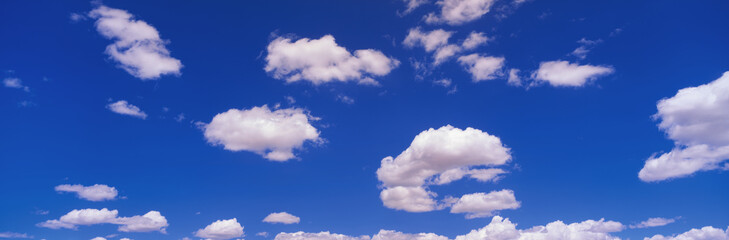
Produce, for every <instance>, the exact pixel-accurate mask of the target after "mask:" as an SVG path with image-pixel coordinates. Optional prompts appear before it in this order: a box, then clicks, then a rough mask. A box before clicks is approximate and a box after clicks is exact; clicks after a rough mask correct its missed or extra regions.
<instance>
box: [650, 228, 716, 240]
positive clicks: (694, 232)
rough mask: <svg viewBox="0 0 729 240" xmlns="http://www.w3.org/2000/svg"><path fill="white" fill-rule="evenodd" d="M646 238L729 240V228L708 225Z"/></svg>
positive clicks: (662, 239)
mask: <svg viewBox="0 0 729 240" xmlns="http://www.w3.org/2000/svg"><path fill="white" fill-rule="evenodd" d="M644 240H729V228H727V229H726V230H722V229H719V228H715V227H710V226H706V227H703V228H701V229H696V228H693V229H691V230H689V231H688V232H685V233H681V234H678V235H674V236H663V235H660V234H659V235H655V236H653V237H650V238H644Z"/></svg>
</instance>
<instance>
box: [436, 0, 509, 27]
mask: <svg viewBox="0 0 729 240" xmlns="http://www.w3.org/2000/svg"><path fill="white" fill-rule="evenodd" d="M494 2H495V0H441V1H438V2H437V4H438V5H440V7H441V9H440V13H439V14H436V13H430V14H428V15H427V16H426V17H425V22H427V23H446V24H448V25H461V24H464V23H467V22H471V21H474V20H476V19H479V18H481V16H483V15H484V14H486V13H488V12H489V11H490V10H491V6H492V5H493V4H494Z"/></svg>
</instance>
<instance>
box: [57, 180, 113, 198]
mask: <svg viewBox="0 0 729 240" xmlns="http://www.w3.org/2000/svg"><path fill="white" fill-rule="evenodd" d="M55 189H56V191H57V192H73V193H76V195H78V197H79V198H81V199H86V200H89V201H93V202H99V201H104V200H112V199H114V198H116V195H117V194H119V192H118V191H117V190H116V188H114V187H109V186H107V185H104V184H94V185H92V186H88V187H87V186H83V185H80V184H74V185H70V184H63V185H58V186H56V188H55Z"/></svg>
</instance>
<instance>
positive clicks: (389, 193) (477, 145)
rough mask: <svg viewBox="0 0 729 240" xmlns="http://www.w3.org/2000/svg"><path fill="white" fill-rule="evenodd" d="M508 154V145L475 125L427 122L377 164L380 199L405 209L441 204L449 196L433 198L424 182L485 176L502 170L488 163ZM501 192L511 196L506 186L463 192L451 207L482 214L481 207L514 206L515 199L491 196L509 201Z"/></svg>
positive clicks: (484, 209)
mask: <svg viewBox="0 0 729 240" xmlns="http://www.w3.org/2000/svg"><path fill="white" fill-rule="evenodd" d="M510 159H511V154H510V153H509V149H508V148H506V147H505V146H504V145H503V144H502V143H501V140H500V139H499V138H498V137H495V136H492V135H489V134H488V133H486V132H483V131H481V130H478V129H473V128H466V129H465V130H462V129H458V128H455V127H453V126H450V125H448V126H444V127H441V128H439V129H432V128H431V129H429V130H426V131H423V132H421V133H420V134H418V135H417V136H415V138H414V139H413V141H412V143H411V144H410V147H408V148H407V149H406V150H405V151H403V152H402V153H401V154H400V155H398V156H397V157H395V158H393V157H391V156H389V157H386V158H384V159H382V162H381V165H380V168H379V169H377V178H378V179H379V180H380V181H381V182H382V184H383V186H384V189H383V190H382V192H381V193H380V199H381V200H382V201H383V204H384V205H385V206H386V207H389V208H393V209H399V210H405V211H409V212H427V211H433V210H436V209H442V208H444V207H447V205H449V204H452V203H453V202H451V201H445V202H444V203H438V201H436V200H435V199H434V198H435V197H436V194H435V193H433V192H431V191H429V190H428V189H427V188H428V186H429V185H443V184H447V183H450V182H453V181H456V180H459V179H462V178H464V177H470V178H473V179H476V180H478V181H491V180H494V179H495V178H497V177H499V176H500V174H502V173H504V171H503V170H501V169H497V168H490V167H494V166H502V165H504V164H506V163H507V162H508V161H509V160H510ZM484 167H487V168H484ZM493 194H496V195H499V197H495V198H487V199H484V198H480V200H481V201H479V200H477V199H479V196H495V195H493ZM505 195H511V198H513V192H511V191H505V192H498V193H489V194H485V193H476V194H475V195H464V196H463V198H462V199H461V200H462V201H461V204H460V205H457V206H458V207H457V208H456V209H452V212H454V213H467V214H469V216H471V217H475V216H479V217H484V216H486V215H488V214H486V212H489V213H490V212H492V211H497V210H501V209H514V208H515V207H518V203H516V202H515V201H512V202H511V203H508V204H496V203H495V202H494V201H493V200H496V201H501V202H502V203H506V202H509V201H504V200H505V199H507V198H509V197H507V196H505ZM451 200H453V199H451ZM459 201H460V200H459ZM480 204H486V205H488V206H489V207H486V206H485V205H480ZM515 204H516V205H515ZM476 205H480V207H476ZM499 206H500V207H499ZM487 209H488V210H487Z"/></svg>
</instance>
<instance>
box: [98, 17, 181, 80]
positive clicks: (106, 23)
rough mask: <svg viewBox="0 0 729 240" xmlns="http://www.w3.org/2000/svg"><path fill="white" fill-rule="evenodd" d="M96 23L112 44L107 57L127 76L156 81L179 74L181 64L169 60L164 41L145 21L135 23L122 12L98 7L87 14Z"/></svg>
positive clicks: (107, 51) (108, 48) (173, 59)
mask: <svg viewBox="0 0 729 240" xmlns="http://www.w3.org/2000/svg"><path fill="white" fill-rule="evenodd" d="M89 16H90V17H91V18H94V19H97V20H96V29H97V30H98V31H99V33H100V34H101V35H103V36H104V37H106V38H109V39H111V40H114V43H112V44H111V45H109V46H107V47H106V54H108V55H109V56H110V57H111V58H112V59H114V60H115V61H117V62H118V63H119V66H120V67H121V68H122V69H124V70H126V71H127V72H128V73H129V74H131V75H133V76H135V77H137V78H139V79H142V80H147V79H156V78H159V77H160V76H161V75H165V74H175V75H179V74H180V69H181V68H182V62H180V60H178V59H175V58H172V57H170V51H169V50H167V48H166V47H165V45H166V44H167V42H166V41H164V40H162V39H161V38H160V36H159V32H157V29H155V28H154V27H152V26H150V25H149V24H147V23H146V22H144V21H141V20H135V19H134V17H133V16H132V14H130V13H128V12H127V11H125V10H121V9H115V8H110V7H106V6H99V7H98V8H96V9H94V10H93V11H91V12H90V13H89Z"/></svg>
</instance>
